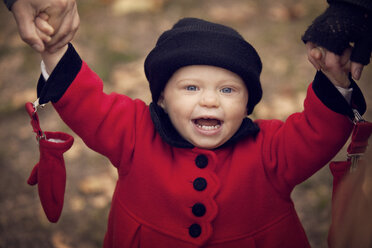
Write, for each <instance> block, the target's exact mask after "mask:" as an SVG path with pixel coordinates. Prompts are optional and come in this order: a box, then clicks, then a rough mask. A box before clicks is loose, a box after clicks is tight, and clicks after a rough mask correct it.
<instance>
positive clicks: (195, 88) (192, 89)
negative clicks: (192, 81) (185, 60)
mask: <svg viewBox="0 0 372 248" xmlns="http://www.w3.org/2000/svg"><path fill="white" fill-rule="evenodd" d="M186 90H188V91H196V90H198V87H196V86H195V85H189V86H186Z"/></svg>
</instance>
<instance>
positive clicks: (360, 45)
mask: <svg viewBox="0 0 372 248" xmlns="http://www.w3.org/2000/svg"><path fill="white" fill-rule="evenodd" d="M371 51H372V40H371V39H369V37H364V39H361V40H359V41H357V42H355V45H354V48H353V50H352V52H351V56H350V60H351V61H353V62H357V63H360V64H362V65H368V64H369V61H370V58H371Z"/></svg>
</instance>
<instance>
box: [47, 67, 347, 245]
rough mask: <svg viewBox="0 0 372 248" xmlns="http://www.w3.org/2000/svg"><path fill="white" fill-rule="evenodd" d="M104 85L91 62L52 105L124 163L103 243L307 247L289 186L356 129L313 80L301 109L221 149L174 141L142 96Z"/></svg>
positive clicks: (98, 148)
mask: <svg viewBox="0 0 372 248" xmlns="http://www.w3.org/2000/svg"><path fill="white" fill-rule="evenodd" d="M102 88H103V86H102V83H101V80H100V79H99V78H98V76H96V75H95V74H94V73H93V72H92V71H91V70H90V69H89V68H88V66H87V65H86V64H85V63H83V64H82V67H81V69H80V71H79V72H78V74H77V76H76V78H75V79H74V80H73V82H72V84H71V85H70V86H69V88H68V89H67V91H66V92H65V93H64V95H63V96H62V98H61V99H59V101H58V102H57V103H55V104H54V106H55V108H56V109H57V111H58V112H59V114H60V115H61V117H62V119H63V120H64V121H65V122H66V123H67V124H68V125H69V126H70V127H71V129H72V130H74V131H75V132H76V133H77V134H78V135H79V136H80V137H81V138H82V139H83V140H84V142H85V143H86V144H87V145H88V146H89V147H90V148H92V149H93V150H95V151H97V152H99V153H101V154H103V155H105V156H107V157H108V158H109V159H110V161H111V162H112V164H113V165H114V166H115V167H116V168H117V170H118V174H119V179H118V182H117V185H116V190H115V193H114V196H113V199H112V206H111V210H110V215H109V220H108V229H107V233H106V236H105V240H104V247H124V248H130V247H149V248H154V247H161V248H166V247H172V248H174V247H177V248H183V247H185V248H186V247H187V248H189V247H190V248H191V247H210V248H212V247H213V248H217V247H220V248H226V247H227V248H235V247H308V246H309V243H308V241H307V238H306V235H305V232H304V230H303V227H302V226H301V223H300V221H299V219H298V216H297V214H296V211H295V208H294V205H293V202H292V200H291V198H290V194H291V191H292V189H293V187H294V186H295V185H297V184H299V183H301V182H302V181H304V180H305V179H307V178H308V177H310V176H311V175H312V174H313V173H315V172H316V171H317V170H319V169H320V168H321V167H322V166H323V165H325V164H326V163H327V162H328V161H329V160H330V159H331V158H332V157H333V156H334V155H335V154H336V153H337V152H338V151H339V149H340V148H341V147H342V146H343V145H344V143H345V142H346V140H347V138H348V136H349V134H350V132H351V129H352V123H351V121H350V120H349V119H348V118H347V117H346V116H344V115H341V114H338V113H335V112H333V111H331V110H330V109H328V108H327V107H326V106H325V105H324V104H323V103H322V102H321V101H320V100H319V99H318V98H317V96H316V94H315V93H314V91H313V89H312V87H309V88H308V94H307V97H306V100H305V102H304V111H303V112H302V113H295V114H293V115H291V116H290V117H289V118H288V119H287V120H286V121H285V122H282V121H279V120H258V121H256V123H257V124H258V125H259V127H260V132H259V133H258V134H257V135H256V136H252V137H247V138H244V139H241V140H240V141H239V142H237V143H234V144H232V145H229V146H224V147H222V148H219V149H215V150H205V149H200V148H177V147H174V146H171V145H169V144H168V143H166V142H164V141H163V140H162V138H161V137H160V135H159V134H158V132H157V131H156V129H155V127H154V124H153V122H152V120H151V117H150V112H149V107H148V106H147V105H146V104H145V103H144V102H142V101H140V100H132V99H130V98H129V97H127V96H124V95H119V94H115V93H113V94H110V95H107V94H105V93H103V92H102Z"/></svg>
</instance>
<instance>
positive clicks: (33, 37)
mask: <svg viewBox="0 0 372 248" xmlns="http://www.w3.org/2000/svg"><path fill="white" fill-rule="evenodd" d="M12 13H13V15H14V19H15V20H16V22H17V26H18V32H19V35H20V36H21V39H22V40H23V41H24V42H26V43H27V44H29V45H30V46H31V47H32V48H34V49H35V50H36V51H38V52H42V51H44V44H43V41H42V39H41V38H40V37H39V36H38V34H37V32H36V27H35V22H34V20H35V14H34V13H35V12H34V10H33V8H32V6H30V5H24V4H19V3H17V1H16V2H15V3H14V4H13V7H12Z"/></svg>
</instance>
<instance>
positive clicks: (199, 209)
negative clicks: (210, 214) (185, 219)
mask: <svg viewBox="0 0 372 248" xmlns="http://www.w3.org/2000/svg"><path fill="white" fill-rule="evenodd" d="M206 211H207V210H206V208H205V206H204V204H202V203H195V204H194V206H192V213H193V214H194V215H195V216H196V217H202V216H203V215H205V212H206Z"/></svg>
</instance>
